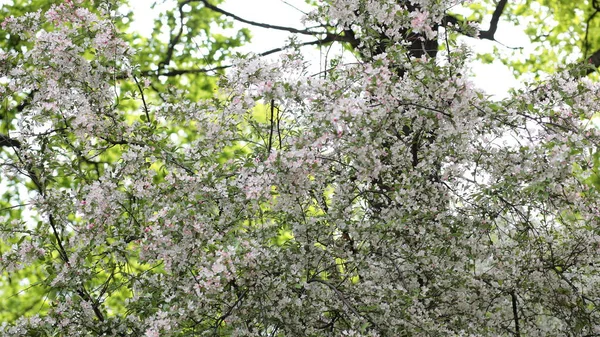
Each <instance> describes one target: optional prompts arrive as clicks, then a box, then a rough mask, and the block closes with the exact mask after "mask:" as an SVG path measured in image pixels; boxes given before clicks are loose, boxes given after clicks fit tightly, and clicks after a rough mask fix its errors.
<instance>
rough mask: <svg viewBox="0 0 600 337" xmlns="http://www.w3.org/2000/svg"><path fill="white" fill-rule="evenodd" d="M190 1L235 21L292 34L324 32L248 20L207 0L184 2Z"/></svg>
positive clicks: (317, 33)
mask: <svg viewBox="0 0 600 337" xmlns="http://www.w3.org/2000/svg"><path fill="white" fill-rule="evenodd" d="M190 2H201V3H203V4H204V7H206V8H208V9H210V10H213V11H215V12H217V13H221V14H223V15H225V16H227V17H230V18H232V19H234V20H236V21H239V22H243V23H246V24H249V25H252V26H256V27H261V28H268V29H276V30H283V31H286V32H290V33H294V34H303V35H312V36H314V35H319V34H323V33H324V32H315V31H312V30H309V29H296V28H292V27H284V26H277V25H269V24H266V23H261V22H255V21H250V20H246V19H243V18H241V17H239V16H237V15H235V14H233V13H230V12H228V11H225V10H223V9H221V8H219V7H217V6H214V5H211V4H210V3H208V1H207V0H187V1H185V2H184V4H187V3H190Z"/></svg>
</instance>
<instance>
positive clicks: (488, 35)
mask: <svg viewBox="0 0 600 337" xmlns="http://www.w3.org/2000/svg"><path fill="white" fill-rule="evenodd" d="M507 2H508V0H500V1H499V2H498V4H497V5H496V10H494V14H492V20H491V21H490V28H489V29H488V30H484V31H481V32H479V37H480V38H482V39H487V40H492V41H494V34H496V30H497V29H498V21H500V17H501V16H502V12H503V11H504V7H506V3H507Z"/></svg>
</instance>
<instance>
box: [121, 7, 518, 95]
mask: <svg viewBox="0 0 600 337" xmlns="http://www.w3.org/2000/svg"><path fill="white" fill-rule="evenodd" d="M152 2H153V1H150V0H131V1H130V4H131V5H132V6H133V7H134V8H135V18H134V26H133V27H134V29H135V30H137V31H140V32H149V31H151V29H152V20H150V19H151V18H153V17H155V15H156V13H157V11H159V10H160V8H157V9H155V10H154V11H152V10H150V4H151V3H152ZM286 2H287V3H286ZM292 6H296V7H297V8H298V9H300V10H303V11H306V10H309V9H310V7H308V6H307V5H306V4H305V3H304V0H287V1H284V0H226V1H225V3H224V4H222V5H220V7H221V8H222V9H224V10H226V11H229V12H231V13H233V14H236V15H238V16H240V17H242V18H244V19H247V20H251V21H256V22H261V23H268V24H273V25H281V26H291V27H296V28H302V25H301V23H300V19H301V18H302V16H303V14H302V12H300V11H299V10H298V9H296V8H294V7H292ZM236 27H248V28H251V30H252V34H253V38H252V43H250V44H249V45H247V46H244V47H243V48H242V51H244V52H246V51H247V52H250V51H252V52H263V51H266V50H270V49H273V48H277V47H281V46H282V45H284V43H285V41H286V39H287V38H288V37H289V36H290V34H289V33H288V32H282V31H277V30H272V29H264V28H258V27H252V26H248V25H244V24H240V23H237V24H236ZM481 28H482V29H486V28H487V27H486V26H485V23H484V25H483V26H482V27H481ZM496 39H497V40H498V41H500V42H502V43H505V44H507V45H510V46H514V47H527V46H528V45H529V43H528V39H527V37H526V36H525V34H524V33H523V32H522V31H521V30H520V29H518V28H515V27H511V26H510V25H509V24H506V23H503V22H500V25H499V27H498V31H497V33H496ZM463 41H464V42H465V43H467V44H468V45H470V46H471V47H472V48H473V49H474V51H476V52H480V53H484V52H491V50H492V48H493V46H494V45H495V46H496V47H497V48H500V49H502V48H504V47H503V46H502V45H500V44H498V43H495V42H492V41H487V40H483V41H478V40H476V39H472V38H465V39H463ZM305 51H306V52H310V55H309V57H310V58H311V59H313V58H314V63H315V64H314V67H315V69H317V70H318V69H319V65H318V64H319V59H320V57H319V51H318V50H316V48H313V47H308V48H305ZM323 52H325V51H323ZM470 68H471V69H472V72H473V74H474V77H472V79H473V81H474V82H475V84H476V86H477V87H479V88H481V89H483V90H484V91H485V92H487V93H488V94H490V95H493V96H494V97H496V98H503V97H506V94H507V91H508V89H509V88H511V87H518V86H519V82H518V81H517V80H515V79H514V77H513V75H512V72H511V71H510V70H509V69H508V68H507V67H506V66H504V65H503V64H501V63H500V62H499V61H496V62H494V63H493V64H488V65H484V64H481V63H479V62H473V63H472V64H471V65H470Z"/></svg>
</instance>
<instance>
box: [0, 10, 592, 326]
mask: <svg viewBox="0 0 600 337" xmlns="http://www.w3.org/2000/svg"><path fill="white" fill-rule="evenodd" d="M201 2H202V3H204V5H205V6H207V7H209V6H212V5H211V4H210V3H209V2H207V1H201ZM501 3H502V1H501ZM504 3H505V2H504ZM458 5H459V1H454V0H443V1H430V0H419V1H411V2H403V1H400V2H399V1H395V0H377V1H373V0H369V1H367V0H330V1H319V2H318V4H317V6H316V7H315V10H314V11H313V12H311V13H308V14H307V17H306V22H305V24H306V25H307V27H310V26H319V27H328V29H330V31H329V32H328V33H327V34H324V35H323V36H325V38H321V39H320V40H317V42H308V43H302V42H296V43H294V44H292V45H291V46H290V48H287V49H285V50H284V51H283V52H282V53H281V54H280V55H279V56H278V58H276V59H274V60H266V59H263V58H261V57H260V56H259V55H246V56H243V57H239V58H238V59H237V60H235V64H234V65H233V67H231V69H230V71H229V72H228V73H227V75H226V76H224V77H223V78H222V79H221V81H220V89H219V91H218V92H217V93H216V94H215V97H213V98H211V99H208V100H204V101H190V100H188V99H186V94H185V92H180V91H176V90H171V91H168V92H164V93H162V96H161V97H162V100H155V101H153V100H151V99H150V98H149V97H148V95H146V94H145V92H146V90H147V86H149V85H151V81H152V80H153V79H152V78H142V77H141V76H140V73H139V71H138V68H137V67H136V65H135V64H131V62H130V60H131V55H132V53H133V52H134V51H133V50H132V48H130V47H128V45H127V44H126V43H124V42H123V41H122V40H121V39H120V38H119V32H118V31H116V30H115V28H114V25H113V24H112V21H111V17H110V10H109V8H108V7H106V9H105V10H102V8H104V7H102V6H101V7H100V14H99V15H96V14H93V13H92V12H90V11H89V10H86V9H84V8H82V7H79V6H78V3H77V1H65V2H64V3H63V4H61V5H55V6H53V7H52V8H51V9H49V10H48V11H46V12H41V11H40V12H35V13H29V14H26V15H24V16H21V17H11V18H8V19H6V20H5V21H4V22H3V24H2V27H3V29H5V30H7V31H8V32H9V34H11V35H16V36H19V38H21V39H23V40H26V41H29V42H30V43H31V48H30V49H27V50H22V51H13V52H2V54H0V59H1V61H2V63H1V75H0V78H2V80H3V82H2V83H3V85H2V86H1V87H0V88H1V89H0V90H2V91H1V94H2V95H3V96H4V97H5V99H6V100H7V101H8V102H9V103H10V104H12V102H13V101H14V102H16V101H17V100H18V99H21V100H22V99H23V98H24V97H25V98H26V99H28V100H29V101H28V104H27V105H26V106H24V107H23V109H22V111H21V112H20V114H19V115H18V122H17V123H16V125H15V130H14V131H11V132H10V133H9V134H7V135H3V136H2V138H0V144H2V146H4V148H5V149H8V150H9V152H10V154H9V155H6V156H4V157H2V160H3V161H2V163H1V164H0V165H1V168H2V175H3V176H6V177H8V178H14V179H17V177H21V178H26V180H27V181H28V182H27V184H28V186H30V187H32V189H33V192H31V193H29V195H28V196H27V198H28V199H27V200H23V201H22V205H16V207H26V208H27V209H28V210H29V211H30V213H31V214H37V215H38V218H39V221H38V220H36V221H31V220H30V219H26V218H20V219H8V218H7V219H4V221H0V232H1V233H2V236H1V237H0V239H1V240H2V242H3V246H2V247H3V250H2V256H1V259H0V266H1V268H2V270H3V272H5V273H6V275H8V276H9V277H10V276H11V275H13V276H17V275H21V276H22V275H25V276H24V277H21V279H20V282H23V284H24V285H25V286H24V290H23V291H24V292H31V293H35V294H40V300H39V303H38V304H37V306H36V308H35V310H32V311H30V312H28V314H26V315H23V316H22V317H19V318H18V319H16V320H15V321H14V322H10V323H7V322H5V323H3V324H2V326H1V327H0V329H1V331H2V333H3V334H4V335H6V336H26V335H27V336H28V335H35V336H46V335H48V336H54V335H60V336H82V335H90V336H97V335H105V336H140V335H145V336H201V335H210V336H215V335H223V336H302V335H306V336H329V335H331V336H340V335H341V336H454V335H456V336H565V335H566V336H594V335H600V330H599V328H598V327H599V326H600V314H599V313H598V310H597V308H596V307H597V301H598V300H600V293H599V292H600V279H599V278H598V267H597V266H598V265H599V263H600V261H598V259H599V257H598V256H599V255H598V249H599V243H600V236H599V235H598V226H599V224H598V221H599V220H598V219H600V218H599V216H598V215H599V209H598V205H599V204H600V200H599V196H598V193H599V192H598V189H597V187H598V186H596V181H597V171H596V170H597V168H598V155H597V153H596V146H597V143H598V140H599V138H598V137H599V135H598V132H597V130H596V128H595V127H594V125H593V117H594V114H595V113H596V112H597V111H598V110H599V109H600V102H599V100H600V96H599V94H600V92H599V89H600V87H599V86H598V84H597V83H594V82H592V81H590V80H588V79H587V78H585V77H582V75H583V74H587V73H588V68H587V67H586V66H582V67H567V68H565V69H564V70H562V71H558V72H557V73H556V74H555V75H554V76H552V77H550V78H548V79H547V80H545V81H544V82H541V83H536V84H532V85H530V86H528V87H527V89H525V90H523V91H521V92H516V93H514V94H513V95H512V96H511V97H510V98H508V99H506V100H504V101H500V102H497V101H492V100H490V99H489V98H488V97H487V96H486V95H485V94H484V93H483V92H481V91H479V90H478V89H477V88H475V87H474V85H473V84H472V83H471V82H470V81H469V78H468V76H466V75H464V74H468V69H467V68H466V66H465V64H468V61H469V50H468V48H466V47H465V46H462V45H460V44H458V43H457V42H456V40H455V39H452V38H450V37H449V36H450V34H452V32H458V33H461V34H472V35H474V36H476V35H477V34H478V32H477V29H476V27H473V26H472V25H468V24H462V23H459V22H456V21H453V20H449V17H448V12H449V11H450V10H451V9H452V8H453V7H454V6H458ZM212 7H214V6H212ZM215 8H216V7H215ZM217 9H218V8H217ZM500 10H501V9H500ZM315 24H316V25H315ZM496 24H497V19H496ZM494 30H495V28H494ZM307 32H310V33H311V34H312V33H313V32H314V31H311V30H310V29H309V28H307V29H305V30H298V31H297V32H296V33H299V34H302V33H307ZM320 33H321V32H320ZM320 33H319V34H320ZM480 33H485V34H487V35H486V36H491V37H492V38H493V35H494V32H493V31H492V30H491V29H490V30H489V31H486V32H480ZM315 34H316V33H315ZM334 41H337V42H342V43H346V44H347V45H348V46H349V48H351V49H352V50H353V51H354V52H355V55H356V57H357V62H346V61H344V59H340V60H337V61H336V62H333V63H331V67H329V68H327V69H324V70H323V72H321V73H319V74H311V73H309V72H308V71H307V67H308V61H307V60H305V59H304V58H303V55H302V49H301V48H300V46H301V45H302V44H313V45H318V44H324V43H329V42H334ZM440 42H443V43H444V44H447V46H446V50H445V52H443V53H442V52H439V51H438V50H439V46H438V44H439V43H440ZM125 82H127V83H130V84H133V85H130V86H129V87H128V88H133V89H125V87H123V86H120V84H122V83H125ZM191 85H193V84H191ZM127 90H129V91H127ZM125 99H127V100H128V101H132V100H133V101H135V102H136V104H137V105H136V106H137V109H135V110H133V111H131V110H129V109H125V108H123V107H124V105H125V104H126V103H125V102H124V100H125ZM127 104H129V103H127ZM4 247H6V249H5V248H4ZM24 270H25V271H27V273H25V274H23V271H24ZM3 282H4V281H3Z"/></svg>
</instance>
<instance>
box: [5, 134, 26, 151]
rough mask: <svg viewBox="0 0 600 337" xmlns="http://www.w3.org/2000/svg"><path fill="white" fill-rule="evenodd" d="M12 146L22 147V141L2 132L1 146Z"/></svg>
mask: <svg viewBox="0 0 600 337" xmlns="http://www.w3.org/2000/svg"><path fill="white" fill-rule="evenodd" d="M4 146H10V147H17V148H18V147H21V143H20V142H19V141H18V140H16V139H12V138H10V137H8V136H7V135H3V134H0V147H4Z"/></svg>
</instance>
